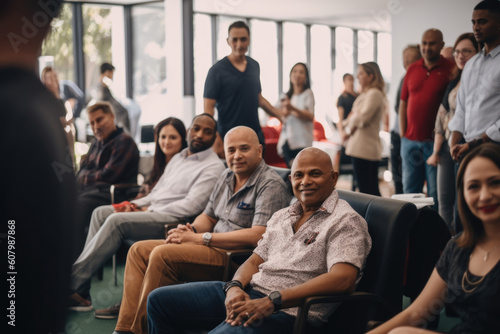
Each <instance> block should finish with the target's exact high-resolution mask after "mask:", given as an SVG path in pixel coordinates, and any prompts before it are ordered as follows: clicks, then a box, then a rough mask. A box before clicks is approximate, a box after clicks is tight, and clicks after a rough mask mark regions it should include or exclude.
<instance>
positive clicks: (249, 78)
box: [203, 21, 281, 156]
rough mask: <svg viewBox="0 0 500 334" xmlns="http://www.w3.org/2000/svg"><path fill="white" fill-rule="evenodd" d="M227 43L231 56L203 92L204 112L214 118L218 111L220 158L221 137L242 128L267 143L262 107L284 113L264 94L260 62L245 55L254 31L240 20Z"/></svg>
mask: <svg viewBox="0 0 500 334" xmlns="http://www.w3.org/2000/svg"><path fill="white" fill-rule="evenodd" d="M227 44H228V45H229V46H230V47H231V53H230V54H229V55H228V56H226V57H224V58H223V59H221V60H219V61H218V62H217V63H216V64H215V65H213V66H212V67H211V68H210V70H209V71H208V74H207V79H206V81H205V91H204V93H203V98H204V99H203V100H204V101H203V103H204V112H206V113H208V114H210V115H212V116H213V115H214V114H215V108H217V112H218V120H217V123H218V126H217V128H218V130H219V135H220V137H218V138H217V140H216V142H215V144H214V146H213V149H214V150H215V152H216V153H217V154H219V156H221V155H223V154H224V153H223V146H222V139H221V138H224V136H225V135H226V133H227V132H228V131H229V130H231V129H232V128H234V127H236V126H239V125H244V126H248V127H249V128H251V129H253V130H254V131H255V132H256V133H257V135H258V136H259V141H260V143H261V144H264V135H263V134H262V129H261V128H260V123H259V114H258V108H259V107H261V108H262V109H264V111H265V112H266V113H268V114H269V115H270V116H272V117H277V118H279V119H281V112H280V111H279V110H277V109H276V108H274V107H273V106H272V105H271V104H270V103H269V101H267V100H266V99H265V98H264V97H263V96H262V94H261V91H262V89H261V86H260V66H259V63H258V62H256V61H255V60H254V59H252V58H250V57H248V56H246V55H245V54H246V52H247V51H248V46H249V45H250V29H249V28H248V26H247V24H246V23H245V22H243V21H236V22H234V23H232V24H231V25H230V26H229V29H228V38H227Z"/></svg>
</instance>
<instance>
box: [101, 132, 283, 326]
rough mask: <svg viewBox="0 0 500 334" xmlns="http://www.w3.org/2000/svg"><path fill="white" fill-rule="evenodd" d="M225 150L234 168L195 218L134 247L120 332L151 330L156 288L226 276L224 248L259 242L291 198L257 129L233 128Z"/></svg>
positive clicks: (126, 280)
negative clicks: (265, 152)
mask: <svg viewBox="0 0 500 334" xmlns="http://www.w3.org/2000/svg"><path fill="white" fill-rule="evenodd" d="M224 150H225V155H226V161H227V165H228V167H229V168H228V169H227V170H226V171H225V172H224V173H223V174H222V175H221V177H220V178H219V180H218V181H217V184H216V185H215V187H214V188H213V191H212V194H211V195H210V200H209V202H208V205H207V207H206V209H205V211H204V212H203V213H202V214H200V215H199V216H198V217H197V218H196V220H195V221H194V222H193V224H192V225H191V224H186V225H179V226H178V228H176V229H174V230H171V231H169V236H168V238H167V239H166V240H147V241H140V242H137V243H135V244H134V245H133V246H132V248H131V249H130V251H129V255H128V257H127V265H126V267H125V278H124V288H123V290H124V291H123V298H122V305H121V308H120V314H119V317H118V322H117V324H116V329H115V333H120V334H121V333H130V332H132V331H133V332H135V333H145V332H147V325H146V303H147V297H148V295H149V293H150V292H151V291H153V290H154V289H156V288H158V287H161V286H165V285H172V284H177V283H180V282H191V281H204V280H211V279H222V274H223V272H224V264H225V262H226V251H225V250H227V249H239V248H250V247H252V248H253V247H255V246H256V245H257V242H258V241H259V240H260V238H261V237H262V234H263V233H264V232H265V230H266V224H267V221H268V220H269V218H270V217H271V216H272V215H273V214H274V212H275V211H278V210H279V209H281V208H283V207H285V206H286V205H288V203H289V202H290V198H291V194H290V193H289V192H288V191H287V189H286V186H285V183H284V182H283V180H282V179H281V178H280V177H279V176H278V174H277V173H276V172H275V171H273V170H272V169H271V168H270V167H268V166H267V165H266V163H265V162H264V160H263V159H262V145H260V144H259V139H258V137H257V133H256V132H255V131H254V130H252V129H251V128H248V127H244V126H240V127H236V128H233V129H232V130H230V131H229V132H228V133H227V134H226V136H225V138H224ZM96 312H97V311H96Z"/></svg>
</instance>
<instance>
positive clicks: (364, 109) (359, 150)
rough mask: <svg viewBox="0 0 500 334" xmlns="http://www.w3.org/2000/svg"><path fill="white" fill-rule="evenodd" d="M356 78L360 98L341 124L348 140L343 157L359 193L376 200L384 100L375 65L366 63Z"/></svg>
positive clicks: (381, 79)
mask: <svg viewBox="0 0 500 334" xmlns="http://www.w3.org/2000/svg"><path fill="white" fill-rule="evenodd" d="M357 78H358V81H359V84H360V86H361V94H360V95H359V96H358V98H357V99H356V101H354V104H353V106H352V111H351V113H350V114H349V117H348V118H347V119H346V120H345V122H346V125H347V128H348V129H347V131H346V132H347V134H346V136H345V139H349V140H348V142H347V145H346V150H345V151H346V154H347V155H349V156H351V157H352V164H353V169H354V176H355V178H356V180H357V181H358V187H359V191H360V192H362V193H366V194H371V195H377V196H380V191H379V188H378V164H379V161H380V159H381V158H382V144H381V142H380V137H379V131H380V122H381V120H382V117H383V115H384V113H385V108H386V105H387V104H386V97H385V93H384V86H385V83H384V79H383V78H382V74H381V73H380V68H379V67H378V65H377V63H374V62H368V63H364V64H361V65H360V66H359V68H358V74H357Z"/></svg>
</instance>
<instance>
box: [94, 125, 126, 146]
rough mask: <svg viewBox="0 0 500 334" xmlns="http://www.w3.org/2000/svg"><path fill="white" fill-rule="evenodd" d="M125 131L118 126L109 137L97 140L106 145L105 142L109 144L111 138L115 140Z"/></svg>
mask: <svg viewBox="0 0 500 334" xmlns="http://www.w3.org/2000/svg"><path fill="white" fill-rule="evenodd" d="M122 132H123V129H122V128H119V127H116V130H115V131H114V132H113V133H111V134H110V135H109V136H108V138H106V139H104V140H103V141H100V140H98V141H97V142H98V143H99V144H100V145H104V144H107V143H109V142H110V141H111V140H113V139H114V138H116V137H118V136H119V135H121V134H122Z"/></svg>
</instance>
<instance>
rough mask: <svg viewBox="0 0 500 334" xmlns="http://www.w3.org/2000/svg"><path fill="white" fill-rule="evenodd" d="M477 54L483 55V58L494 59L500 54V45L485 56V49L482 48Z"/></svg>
mask: <svg viewBox="0 0 500 334" xmlns="http://www.w3.org/2000/svg"><path fill="white" fill-rule="evenodd" d="M479 54H481V55H483V56H484V57H485V58H486V57H488V56H490V57H491V58H494V57H496V56H497V55H498V54H500V45H497V46H496V47H495V48H494V49H493V50H491V51H490V53H488V54H486V48H483V49H482V50H481V52H479Z"/></svg>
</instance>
